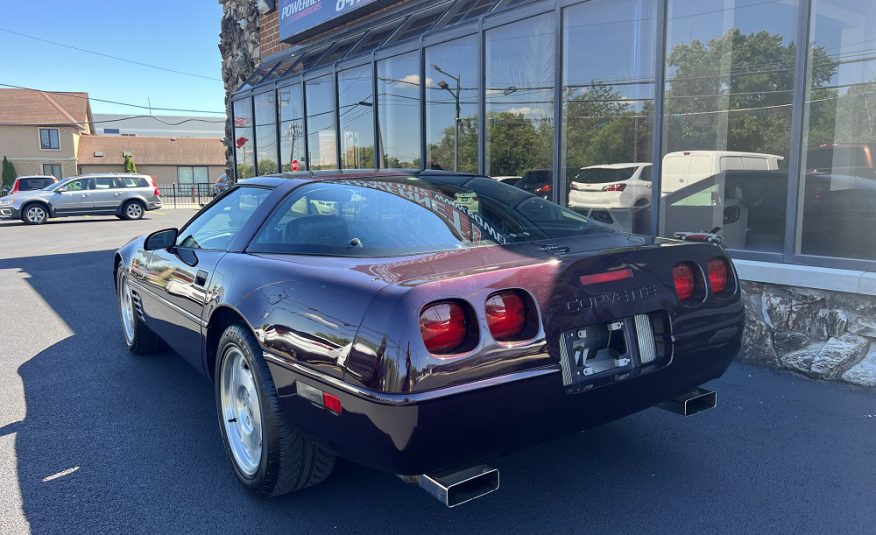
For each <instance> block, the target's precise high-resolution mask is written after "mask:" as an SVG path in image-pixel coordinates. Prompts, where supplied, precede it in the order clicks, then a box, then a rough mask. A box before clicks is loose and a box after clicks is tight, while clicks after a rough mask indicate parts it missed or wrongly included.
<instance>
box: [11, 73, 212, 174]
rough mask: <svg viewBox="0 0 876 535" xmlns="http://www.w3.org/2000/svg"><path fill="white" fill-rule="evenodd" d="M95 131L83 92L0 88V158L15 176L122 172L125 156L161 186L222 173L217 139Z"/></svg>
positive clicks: (86, 95)
mask: <svg viewBox="0 0 876 535" xmlns="http://www.w3.org/2000/svg"><path fill="white" fill-rule="evenodd" d="M94 133H95V130H94V119H93V118H92V113H91V106H90V105H89V100H88V93H68V92H56V91H38V90H34V89H0V159H2V157H3V156H6V157H7V158H9V160H10V161H11V162H12V164H13V165H14V166H15V171H16V173H17V174H18V175H19V176H23V175H54V176H56V177H57V178H63V177H67V176H72V175H77V174H84V173H115V172H122V171H123V170H124V158H125V155H126V154H127V155H129V156H131V157H132V158H133V159H134V163H135V164H136V165H137V172H139V173H143V174H148V175H152V176H153V177H154V178H155V180H156V182H158V183H159V184H162V185H170V184H187V183H204V182H214V181H215V180H216V179H217V178H218V177H219V175H221V174H223V173H224V172H225V163H226V161H225V145H224V144H223V141H222V139H220V138H219V137H216V138H194V137H141V136H128V135H125V136H99V135H94Z"/></svg>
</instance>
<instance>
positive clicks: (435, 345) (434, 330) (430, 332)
mask: <svg viewBox="0 0 876 535" xmlns="http://www.w3.org/2000/svg"><path fill="white" fill-rule="evenodd" d="M467 333H468V321H467V319H466V314H465V310H464V309H463V308H462V306H460V305H458V304H457V303H451V302H443V303H435V304H433V305H429V306H428V307H426V308H425V309H423V312H422V313H421V314H420V334H422V335H423V342H424V343H425V344H426V349H428V350H429V352H430V353H435V354H439V355H440V354H448V353H453V352H454V350H456V349H459V348H460V347H461V346H462V344H463V342H465V338H466V334H467Z"/></svg>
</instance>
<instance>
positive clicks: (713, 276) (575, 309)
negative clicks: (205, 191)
mask: <svg viewBox="0 0 876 535" xmlns="http://www.w3.org/2000/svg"><path fill="white" fill-rule="evenodd" d="M114 271H115V276H116V284H117V288H118V295H119V302H120V305H121V319H122V326H123V332H124V336H125V340H126V341H127V344H128V346H129V347H130V349H131V351H132V352H134V353H138V354H141V353H150V352H153V351H156V350H158V349H159V347H160V345H161V342H162V341H163V342H165V343H166V344H168V345H169V346H171V347H172V348H173V349H174V350H176V351H177V352H178V353H180V354H181V355H182V356H183V357H184V358H185V359H187V360H188V361H189V362H190V363H191V364H193V365H194V366H195V367H196V368H197V369H198V370H200V371H201V372H203V373H204V374H205V375H206V376H207V377H208V378H209V379H210V380H211V381H213V382H214V384H215V392H216V410H217V413H218V417H219V428H220V431H221V435H222V439H223V442H224V444H225V448H226V451H227V452H228V456H229V458H230V459H231V464H232V466H233V467H234V470H235V472H236V474H237V476H238V478H239V479H240V481H241V482H242V483H243V484H244V485H245V486H247V487H248V488H249V489H250V490H252V491H254V492H256V493H258V494H260V495H265V496H274V495H279V494H283V493H286V492H289V491H293V490H297V489H300V488H303V487H306V486H309V485H313V484H315V483H319V482H320V481H322V480H323V479H325V478H326V477H327V476H328V475H329V473H330V472H331V470H332V467H333V465H334V459H335V457H336V456H340V457H343V458H346V459H350V460H352V461H355V462H358V463H362V464H364V465H367V466H371V467H374V468H377V469H379V470H384V471H387V472H391V473H395V474H399V475H400V476H402V478H403V479H404V480H406V481H408V482H413V483H417V484H419V485H420V486H422V487H423V488H424V489H426V490H427V491H429V492H430V493H432V494H434V495H435V496H436V497H438V498H439V499H441V500H443V501H444V502H445V503H446V504H448V505H456V504H458V503H462V502H464V501H467V500H470V499H473V498H476V497H478V496H480V495H483V494H485V493H487V492H490V491H491V490H495V489H496V488H497V487H498V484H499V475H498V471H496V470H495V469H492V468H490V467H488V466H485V465H483V464H479V463H482V462H483V460H484V458H485V457H487V456H489V455H491V454H495V453H501V452H508V451H512V450H514V449H517V448H520V447H523V446H526V445H530V444H534V443H537V442H541V441H544V440H547V439H550V438H553V437H557V436H561V435H564V434H568V433H573V432H576V431H579V430H581V429H585V428H587V427H591V426H594V425H597V424H601V423H604V422H608V421H610V420H614V419H617V418H620V417H623V416H626V415H629V414H631V413H634V412H636V411H640V410H642V409H645V408H647V407H651V406H653V405H660V406H663V407H665V408H668V409H671V410H675V411H676V412H680V413H682V414H692V413H694V412H697V411H700V410H705V409H708V408H711V407H713V406H714V405H715V394H714V393H713V392H710V391H707V390H704V389H702V388H699V385H700V384H702V383H704V382H706V381H708V380H710V379H714V378H717V377H719V376H720V375H721V374H722V373H723V372H724V371H725V370H726V368H727V366H728V365H729V364H730V361H731V360H732V359H733V357H734V356H735V355H736V353H737V352H738V351H739V348H740V343H741V337H742V329H743V306H742V302H741V298H740V288H739V283H738V280H737V277H736V273H735V270H734V268H733V264H732V263H731V261H730V260H729V259H728V258H727V256H726V254H725V252H724V250H723V249H722V248H721V247H720V245H718V244H714V243H691V242H680V241H674V240H667V239H661V238H657V239H655V238H651V237H643V236H636V235H630V234H623V233H619V232H616V231H613V230H610V229H607V228H605V227H602V226H600V225H599V224H597V223H594V222H592V221H590V220H588V219H586V218H584V217H582V216H580V215H578V214H576V213H574V212H571V211H569V210H566V209H563V208H561V207H559V206H557V205H556V204H553V203H551V202H549V201H546V200H544V199H542V198H540V197H537V196H534V195H531V194H529V193H527V192H525V191H522V190H520V189H517V188H514V187H512V186H508V185H505V184H502V183H500V182H498V181H495V180H492V179H489V178H485V177H479V176H471V175H460V174H455V173H441V172H428V171H427V172H408V171H399V172H388V171H380V172H370V173H369V172H360V171H357V172H355V173H351V172H344V173H338V172H334V173H327V174H309V173H305V174H300V173H298V174H295V175H285V176H268V177H261V178H256V179H252V180H247V181H243V182H242V183H240V184H238V185H237V186H236V187H234V188H231V189H230V190H229V191H227V192H225V193H223V194H222V195H221V196H219V197H218V198H216V199H215V200H214V201H213V202H212V203H210V204H209V205H208V206H206V207H205V208H204V209H203V210H201V212H200V213H199V214H198V215H197V216H195V217H194V218H193V219H192V220H191V221H190V222H189V223H188V224H187V225H186V226H185V227H183V228H182V229H180V230H176V229H169V230H163V231H159V232H155V233H153V234H151V235H149V236H147V237H145V238H138V239H136V240H134V241H132V242H131V243H129V244H127V245H125V246H124V247H122V248H121V249H120V250H119V251H118V252H117V254H116V255H115V266H114Z"/></svg>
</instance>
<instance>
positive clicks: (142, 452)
mask: <svg viewBox="0 0 876 535" xmlns="http://www.w3.org/2000/svg"><path fill="white" fill-rule="evenodd" d="M193 213H194V212H193V211H190V210H178V211H172V210H170V211H165V212H160V213H150V214H148V215H147V219H144V220H142V221H135V222H128V221H119V220H116V219H115V218H109V219H108V218H78V219H68V220H57V221H53V222H51V223H49V224H46V225H43V226H40V227H29V226H24V225H22V224H19V223H17V222H0V533H3V534H6V533H10V534H11V533H22V532H27V531H28V530H31V531H32V532H34V533H130V532H150V533H177V532H194V533H205V532H210V533H226V532H241V533H255V532H258V533H418V534H424V533H451V532H464V533H475V532H483V533H509V532H512V531H516V532H518V533H547V532H551V533H559V532H562V533H569V532H585V531H586V532H590V533H613V532H617V533H634V532H635V533H686V532H688V533H690V532H700V533H752V532H765V531H767V530H769V531H771V532H777V533H825V532H830V533H872V532H873V529H874V525H876V513H874V509H873V496H874V494H873V493H874V482H876V395H874V394H873V393H872V392H867V391H862V390H859V389H855V388H852V387H847V386H843V385H836V384H826V383H818V382H813V381H810V380H808V379H802V378H800V377H797V376H794V375H790V374H787V373H779V372H774V371H770V370H764V369H761V368H754V367H749V366H744V365H734V366H733V367H731V369H730V371H729V372H728V373H727V375H726V376H725V377H723V378H722V379H720V380H717V381H713V382H712V383H710V385H709V387H710V388H712V389H713V390H716V391H717V392H718V407H717V408H716V409H715V410H712V411H709V412H707V413H704V414H701V415H697V416H694V417H691V418H683V417H681V416H677V415H674V414H670V413H667V412H663V411H661V410H659V409H649V410H647V411H644V412H642V413H640V414H637V415H635V416H632V417H629V418H626V419H624V420H621V421H618V422H615V423H612V424H610V425H606V426H603V427H600V428H597V429H593V430H590V431H586V432H583V433H580V434H577V435H574V436H570V437H567V438H565V439H562V440H558V441H555V442H552V443H548V444H544V445H541V446H538V447H535V448H531V449H528V450H525V451H521V452H517V453H515V454H512V455H510V456H507V457H501V458H498V459H494V460H493V463H492V464H493V465H494V466H496V467H497V468H499V469H500V470H501V473H502V488H501V489H500V490H499V491H498V492H496V493H494V494H492V495H489V496H487V497H485V498H483V499H481V500H478V501H476V502H473V503H470V504H466V505H463V506H461V507H459V508H456V509H453V510H447V509H445V508H443V506H441V505H440V504H439V503H438V502H436V501H434V500H433V499H432V498H430V497H428V496H427V495H426V494H425V493H423V492H421V491H419V490H417V489H416V488H413V487H408V486H406V485H404V484H403V483H402V482H401V481H400V480H398V479H397V478H395V477H394V476H392V475H389V474H382V473H378V472H374V471H371V470H368V469H365V468H362V467H359V466H355V465H351V464H348V463H342V464H340V465H339V467H338V468H337V470H336V472H335V474H334V475H333V477H332V478H331V479H329V481H327V482H326V483H325V484H323V485H320V486H317V487H314V488H311V489H307V490H305V491H303V492H301V493H299V494H295V495H291V496H286V497H282V498H278V499H274V500H267V501H265V500H261V499H257V498H254V497H251V496H249V495H248V494H247V493H246V492H245V491H243V490H242V488H241V487H240V486H238V484H237V482H236V480H235V479H234V476H233V474H232V472H231V469H230V467H229V466H228V463H227V461H226V459H225V457H224V452H223V450H222V446H221V444H220V442H219V432H218V428H217V426H216V423H215V416H214V403H213V392H212V387H211V385H210V384H208V382H207V381H206V380H205V379H203V378H202V377H201V376H200V375H198V374H197V372H195V370H194V369H192V368H191V367H189V366H188V365H187V364H186V363H184V362H183V361H182V360H181V359H180V358H178V357H176V356H175V355H173V354H170V353H168V354H163V355H158V356H154V357H147V358H144V357H135V356H133V355H130V354H129V353H128V352H127V349H126V348H125V344H124V342H123V339H122V334H121V331H120V327H119V322H118V311H117V307H116V302H115V295H114V291H113V281H112V252H113V250H114V249H115V248H116V247H118V246H119V245H121V244H123V243H124V242H126V241H127V240H128V239H130V238H132V237H134V236H136V235H138V234H143V233H146V232H149V231H152V230H157V229H159V228H164V227H170V226H179V225H181V224H182V223H183V222H184V221H185V220H186V219H187V218H188V217H190V216H191V215H192V214H193ZM593 410H598V407H594V409H593Z"/></svg>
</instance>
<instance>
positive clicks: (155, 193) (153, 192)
mask: <svg viewBox="0 0 876 535" xmlns="http://www.w3.org/2000/svg"><path fill="white" fill-rule="evenodd" d="M149 180H151V181H152V187H154V188H155V189H154V190H152V195H153V196H155V197H158V196H159V195H161V190H159V189H158V183H157V182H155V177H154V176H150V177H149Z"/></svg>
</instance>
